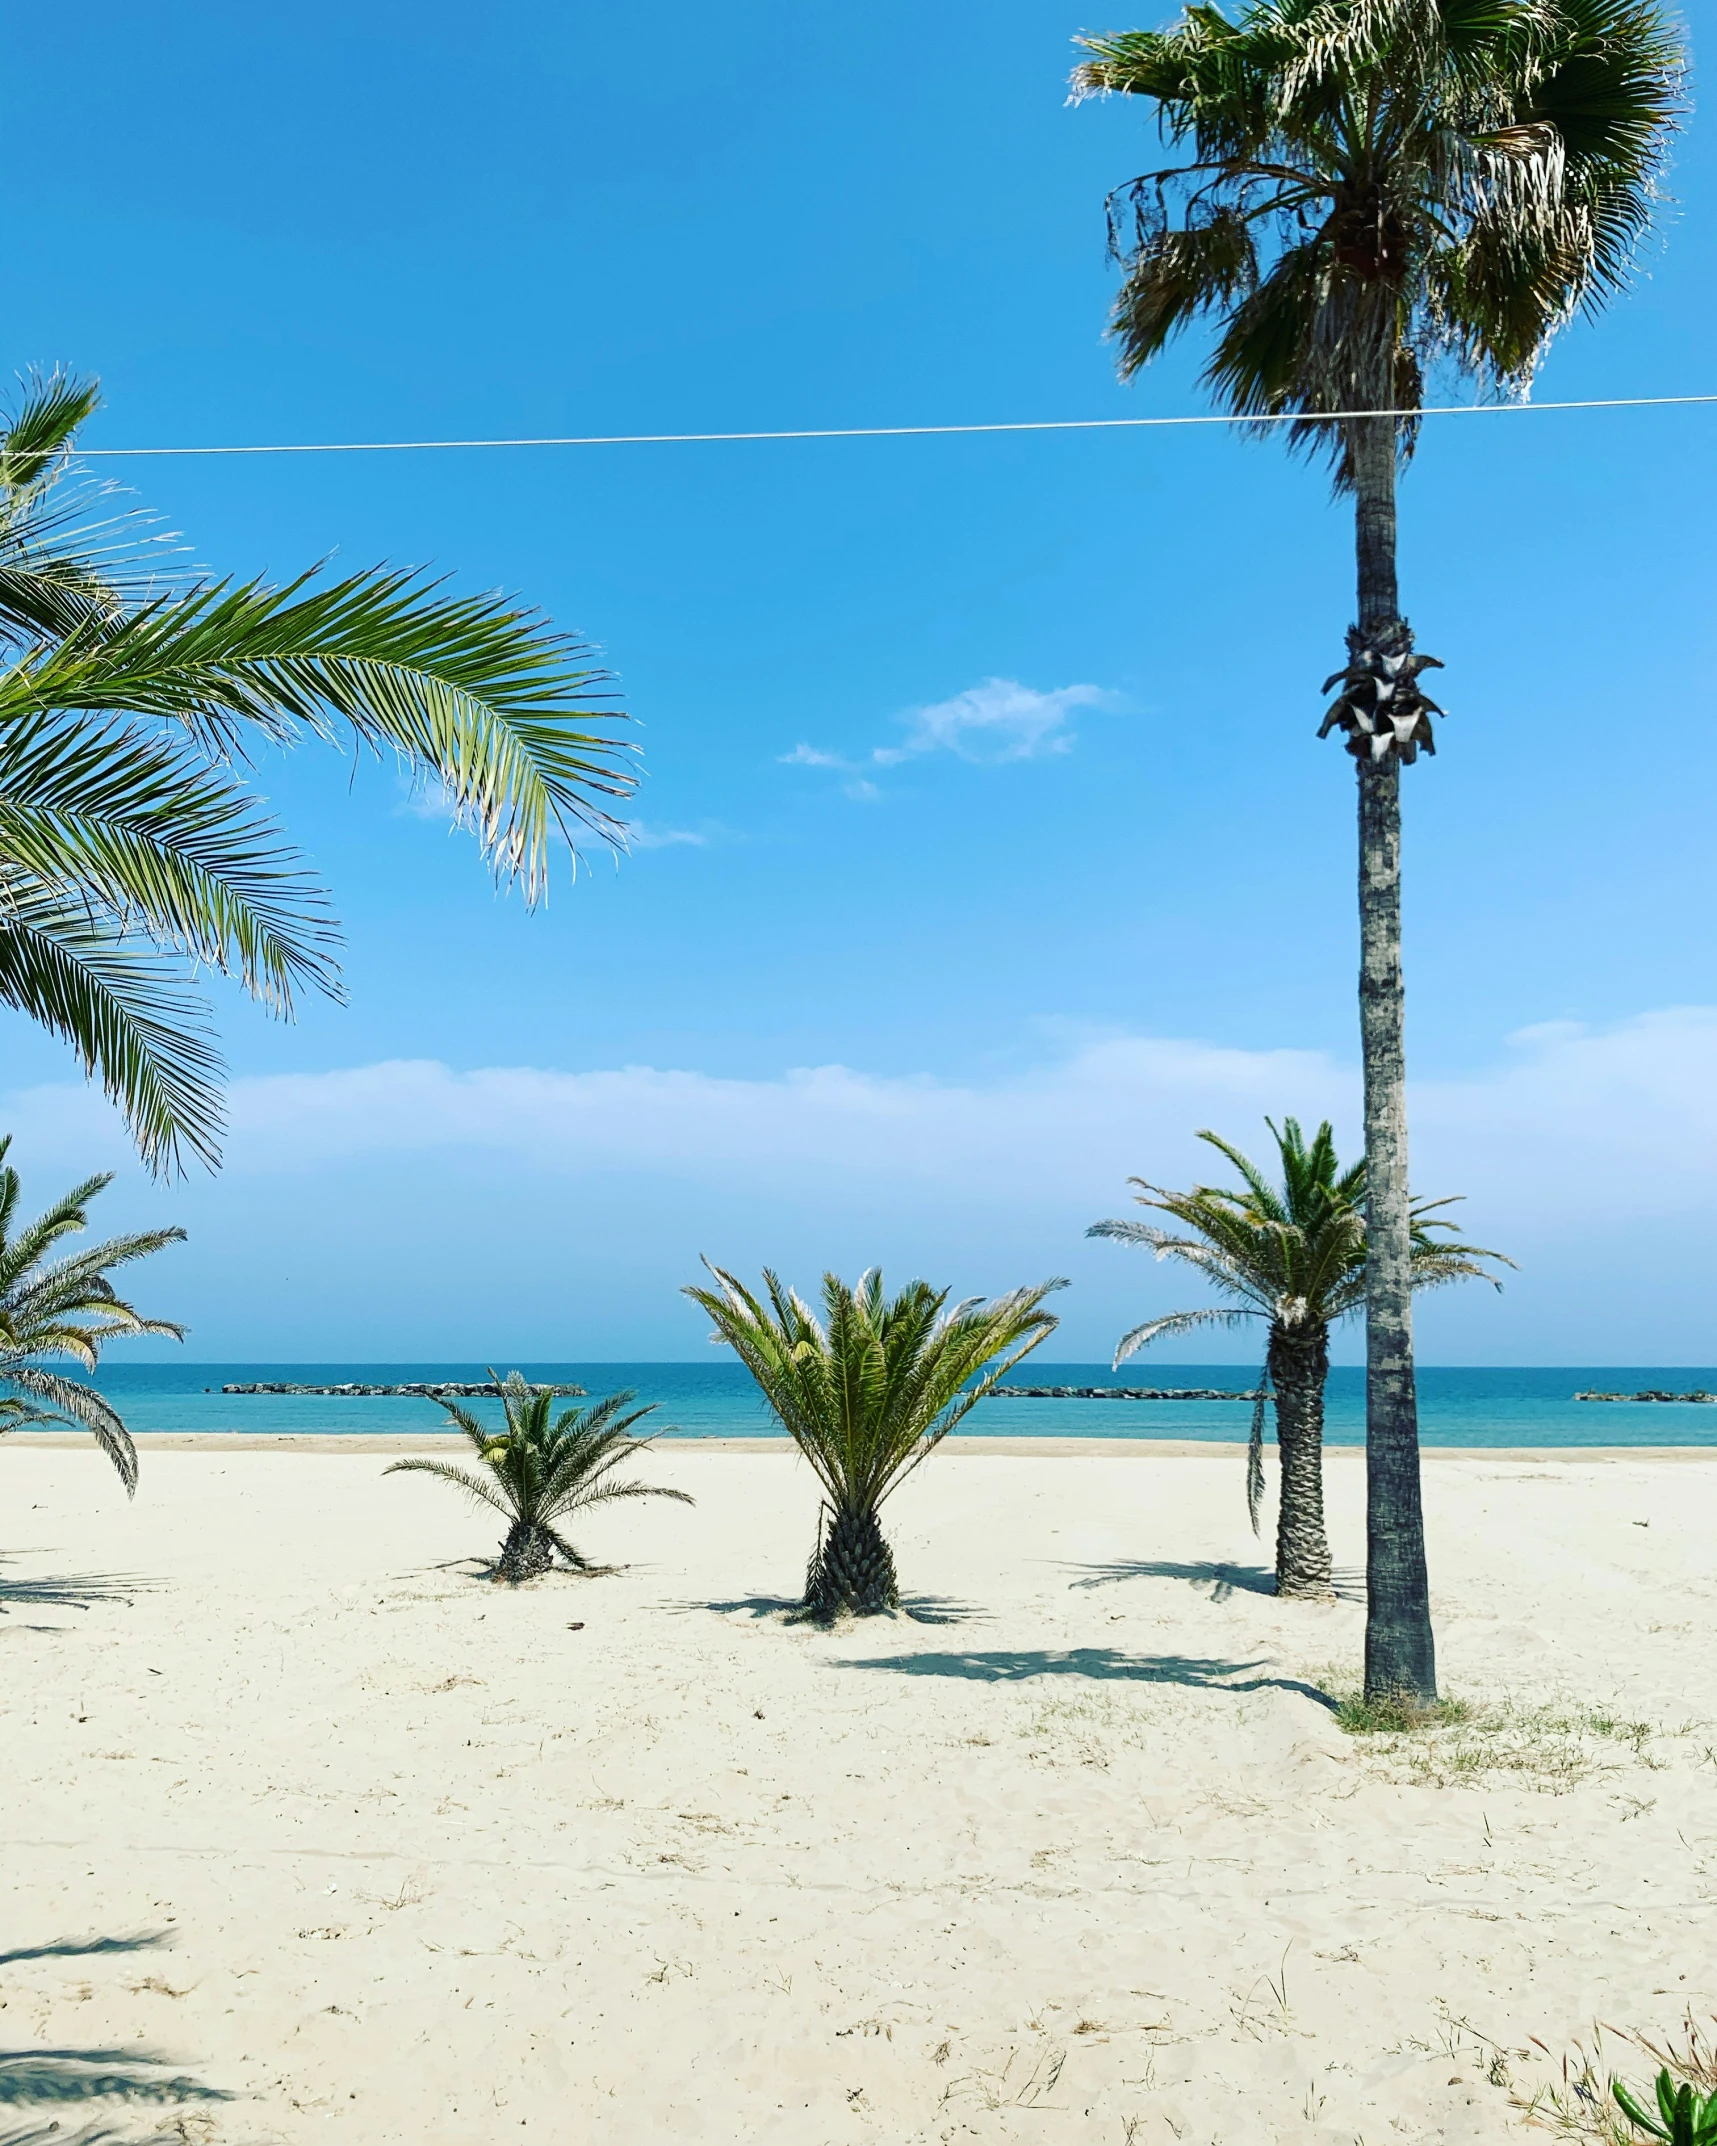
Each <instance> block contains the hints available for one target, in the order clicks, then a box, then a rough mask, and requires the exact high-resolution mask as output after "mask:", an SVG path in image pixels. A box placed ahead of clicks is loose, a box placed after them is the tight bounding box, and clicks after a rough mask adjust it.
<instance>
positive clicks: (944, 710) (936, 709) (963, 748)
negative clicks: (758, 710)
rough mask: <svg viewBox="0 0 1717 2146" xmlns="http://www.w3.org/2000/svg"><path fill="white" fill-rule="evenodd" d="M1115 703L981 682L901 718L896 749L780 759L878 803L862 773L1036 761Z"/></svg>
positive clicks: (1057, 690)
mask: <svg viewBox="0 0 1717 2146" xmlns="http://www.w3.org/2000/svg"><path fill="white" fill-rule="evenodd" d="M1119 701H1120V696H1119V695H1118V694H1115V693H1111V692H1109V691H1108V690H1107V689H1106V688H1105V687H1103V686H1093V685H1073V686H1056V687H1054V688H1052V690H1050V691H1049V692H1047V693H1040V692H1039V691H1038V690H1037V688H1036V687H1035V686H1028V685H1022V684H1021V683H1020V681H1019V680H1018V679H1017V678H986V679H983V680H982V681H981V682H980V683H979V684H977V685H975V686H968V687H967V688H966V690H965V692H963V693H956V694H955V695H954V696H953V698H952V699H951V700H938V701H932V702H931V703H930V704H929V705H928V706H927V707H923V708H913V709H911V710H909V711H908V713H907V714H906V715H905V716H904V717H902V719H901V720H902V723H903V725H904V727H905V731H906V735H905V738H904V739H903V740H902V742H901V743H900V744H899V745H878V746H874V747H872V749H871V750H870V751H869V752H868V753H866V754H865V755H864V756H863V757H862V758H860V759H857V760H854V759H852V758H850V757H849V756H848V755H847V754H845V753H832V752H829V751H827V750H825V749H824V748H823V747H822V746H820V745H807V744H805V743H804V742H803V741H801V742H800V743H799V744H797V745H795V746H794V748H793V750H792V751H791V752H790V753H783V754H782V755H781V765H782V766H783V767H814V768H828V769H831V770H832V771H833V772H834V773H836V774H840V775H846V776H849V777H851V778H853V779H852V780H849V781H847V782H845V783H843V784H842V785H841V788H842V791H843V792H844V794H845V795H846V796H848V797H850V798H853V799H854V800H855V801H857V802H859V803H861V804H869V803H870V802H871V801H872V800H873V799H875V798H878V797H880V796H881V795H882V792H881V790H880V789H879V788H878V786H877V784H876V783H875V782H873V781H871V780H870V779H869V777H868V775H867V774H866V772H865V771H866V770H867V769H872V768H891V767H899V766H901V765H902V763H903V762H906V761H910V760H917V759H921V758H922V757H923V756H924V755H925V754H927V753H943V752H945V753H952V754H953V755H954V757H955V758H956V759H958V760H967V761H971V762H973V763H974V764H977V765H985V764H989V765H994V764H996V763H998V762H1002V761H1008V760H1041V759H1044V758H1046V757H1048V756H1049V755H1050V754H1052V753H1066V752H1071V751H1072V749H1073V743H1074V738H1075V736H1076V733H1075V732H1074V731H1073V730H1072V728H1071V727H1070V725H1071V723H1072V719H1073V716H1074V714H1075V713H1076V712H1077V711H1078V710H1079V709H1081V708H1112V707H1115V706H1118V705H1119Z"/></svg>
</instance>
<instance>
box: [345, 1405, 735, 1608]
mask: <svg viewBox="0 0 1717 2146" xmlns="http://www.w3.org/2000/svg"><path fill="white" fill-rule="evenodd" d="M491 1375H492V1374H491ZM634 1399H636V1396H635V1395H633V1394H630V1393H611V1394H610V1395H609V1396H608V1397H607V1399H606V1400H602V1401H593V1402H592V1403H591V1404H590V1406H589V1407H588V1408H566V1409H562V1410H561V1412H560V1414H559V1415H558V1416H557V1415H556V1414H555V1413H554V1394H553V1392H552V1391H551V1390H550V1389H549V1388H548V1387H546V1386H532V1385H530V1384H529V1383H527V1381H526V1379H525V1377H524V1375H523V1373H522V1372H518V1371H511V1372H509V1373H508V1374H507V1377H506V1378H505V1380H503V1381H502V1382H501V1402H502V1406H503V1407H504V1408H505V1410H506V1428H505V1429H504V1430H499V1431H497V1430H496V1429H495V1428H494V1427H493V1426H492V1425H490V1424H487V1423H484V1422H482V1421H481V1420H480V1419H479V1418H478V1417H477V1416H475V1415H473V1414H472V1412H471V1410H470V1409H468V1408H461V1407H460V1406H459V1404H458V1403H457V1402H456V1401H444V1402H443V1403H442V1404H441V1405H442V1406H443V1408H445V1409H446V1411H447V1413H448V1415H449V1416H450V1417H451V1418H452V1419H453V1421H454V1422H455V1423H456V1424H457V1425H458V1426H459V1428H460V1429H461V1430H462V1431H463V1432H464V1433H465V1436H466V1437H467V1438H468V1439H469V1440H470V1441H471V1445H472V1448H473V1450H474V1451H475V1452H476V1455H477V1460H478V1463H479V1467H480V1468H481V1470H482V1472H481V1473H479V1472H478V1469H473V1468H461V1467H459V1466H458V1465H457V1464H456V1463H455V1462H453V1461H450V1460H396V1461H395V1462H394V1463H393V1465H392V1467H390V1468H384V1469H383V1471H382V1473H383V1474H384V1475H412V1474H415V1475H438V1476H440V1477H441V1478H442V1479H443V1481H444V1482H448V1483H454V1484H457V1486H458V1487H459V1488H460V1489H461V1490H463V1491H465V1492H466V1493H467V1495H468V1496H470V1497H472V1498H474V1499H476V1501H477V1503H478V1504H479V1505H492V1506H493V1507H494V1508H495V1510H496V1511H497V1512H498V1513H501V1514H504V1515H505V1517H506V1521H507V1533H506V1539H505V1540H504V1541H503V1543H502V1544H501V1554H500V1556H499V1557H498V1558H497V1559H496V1560H495V1569H494V1574H493V1577H494V1578H495V1579H496V1580H498V1581H505V1582H506V1583H507V1584H508V1585H510V1586H514V1587H516V1586H517V1585H518V1584H519V1582H520V1581H521V1580H534V1579H539V1578H540V1577H541V1576H542V1574H543V1573H545V1572H547V1571H548V1570H549V1568H550V1566H551V1565H553V1563H554V1561H555V1556H556V1553H557V1552H558V1553H559V1555H560V1556H561V1557H563V1558H564V1559H565V1560H566V1562H567V1564H568V1565H569V1566H570V1567H571V1568H572V1570H573V1571H574V1572H585V1573H596V1572H602V1571H606V1570H609V1569H610V1568H609V1567H606V1566H601V1565H593V1564H592V1563H591V1562H590V1560H589V1559H588V1558H587V1557H585V1556H583V1555H582V1554H581V1553H580V1552H579V1551H578V1550H576V1549H574V1547H573V1545H572V1544H571V1543H570V1542H569V1541H568V1540H567V1538H566V1535H565V1533H564V1532H563V1530H564V1528H565V1525H566V1523H567V1522H568V1521H569V1520H570V1519H571V1518H572V1516H573V1515H574V1514H575V1513H585V1512H589V1511H591V1510H592V1508H593V1507H595V1506H598V1505H611V1504H613V1503H614V1502H615V1500H616V1499H619V1498H677V1499H678V1500H679V1501H680V1503H681V1504H682V1505H690V1504H691V1503H692V1502H693V1500H692V1499H691V1497H690V1496H689V1495H688V1494H687V1493H686V1492H685V1491H683V1490H671V1489H669V1488H667V1487H666V1486H665V1485H663V1484H660V1483H623V1482H619V1481H617V1480H616V1471H617V1470H618V1469H620V1468H623V1467H624V1466H625V1465H626V1463H627V1462H628V1461H629V1460H631V1459H632V1458H633V1457H634V1456H635V1455H637V1454H639V1453H645V1452H648V1451H649V1448H650V1440H649V1439H648V1438H634V1437H633V1436H632V1427H633V1425H634V1424H638V1423H642V1422H643V1420H644V1418H645V1417H646V1416H648V1415H649V1414H651V1413H652V1411H653V1410H654V1408H655V1403H654V1402H653V1401H652V1402H649V1403H647V1404H646V1405H645V1406H644V1407H643V1408H634V1409H632V1410H631V1411H630V1412H628V1411H627V1406H626V1404H627V1403H628V1402H629V1401H632V1400H634Z"/></svg>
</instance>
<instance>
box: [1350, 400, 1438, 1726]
mask: <svg viewBox="0 0 1717 2146" xmlns="http://www.w3.org/2000/svg"><path fill="white" fill-rule="evenodd" d="M1353 431H1354V439H1353V468H1354V480H1355V484H1354V489H1355V494H1356V507H1355V516H1354V520H1355V538H1356V550H1357V553H1358V568H1359V626H1360V631H1361V632H1362V633H1363V634H1364V635H1365V636H1366V638H1367V639H1368V640H1373V641H1375V640H1376V639H1378V638H1379V637H1380V636H1382V635H1385V634H1388V633H1391V632H1395V631H1399V629H1400V615H1401V614H1400V598H1399V596H1398V594H1397V590H1396V581H1395V452H1396V437H1395V420H1394V419H1393V418H1372V419H1369V420H1367V421H1365V422H1363V423H1361V424H1357V425H1355V427H1354V428H1353ZM1357 764H1358V768H1359V948H1360V966H1359V1033H1360V1045H1361V1050H1362V1054H1363V1058H1364V1065H1365V1170H1366V1200H1365V1215H1366V1277H1365V1492H1366V1498H1365V1535H1366V1567H1365V1604H1366V1607H1365V1694H1366V1697H1367V1698H1368V1699H1381V1698H1384V1697H1387V1696H1390V1695H1394V1694H1401V1695H1404V1696H1410V1697H1412V1698H1415V1699H1420V1700H1426V1701H1429V1700H1433V1699H1435V1698H1436V1696H1437V1658H1436V1647H1435V1642H1434V1640H1433V1638H1432V1634H1431V1598H1430V1583H1429V1579H1428V1576H1427V1573H1426V1569H1425V1522H1424V1513H1423V1509H1422V1506H1421V1502H1420V1490H1419V1416H1418V1402H1417V1398H1416V1395H1415V1390H1414V1383H1413V1297H1412V1279H1411V1271H1410V1270H1411V1260H1412V1235H1411V1221H1410V1214H1409V1204H1408V1176H1407V1056H1406V1047H1405V1012H1406V1007H1405V994H1404V991H1403V987H1402V980H1401V763H1400V761H1399V759H1398V758H1397V757H1396V755H1395V754H1394V753H1393V752H1390V753H1388V754H1386V755H1385V757H1384V758H1383V759H1381V760H1373V759H1372V758H1371V757H1370V756H1369V754H1367V755H1366V756H1364V757H1363V758H1361V759H1360V760H1359V761H1358V763H1357Z"/></svg>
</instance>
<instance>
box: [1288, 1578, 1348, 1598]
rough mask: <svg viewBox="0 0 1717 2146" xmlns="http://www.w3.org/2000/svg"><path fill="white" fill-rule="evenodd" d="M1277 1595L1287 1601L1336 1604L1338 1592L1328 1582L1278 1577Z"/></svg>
mask: <svg viewBox="0 0 1717 2146" xmlns="http://www.w3.org/2000/svg"><path fill="white" fill-rule="evenodd" d="M1276 1593H1277V1595H1278V1596H1279V1597H1280V1598H1282V1599H1283V1600H1285V1601H1293V1602H1334V1601H1335V1600H1337V1596H1336V1591H1335V1589H1334V1587H1333V1586H1331V1584H1330V1582H1329V1581H1328V1580H1296V1579H1292V1578H1289V1579H1283V1578H1281V1577H1279V1576H1278V1578H1277V1581H1276Z"/></svg>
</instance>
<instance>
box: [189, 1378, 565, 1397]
mask: <svg viewBox="0 0 1717 2146" xmlns="http://www.w3.org/2000/svg"><path fill="white" fill-rule="evenodd" d="M534 1390H535V1391H536V1392H538V1393H541V1392H542V1391H543V1390H544V1389H543V1388H542V1387H540V1386H538V1387H536V1388H535V1389H534ZM547 1390H548V1392H550V1393H554V1394H561V1395H567V1396H571V1397H573V1398H578V1397H581V1396H582V1395H583V1394H584V1393H585V1392H586V1390H587V1389H586V1388H585V1387H583V1386H550V1387H549V1388H548V1389H547ZM203 1391H204V1392H205V1393H212V1392H213V1391H214V1388H213V1387H212V1386H205V1387H204V1388H203ZM221 1391H222V1393H286V1394H333V1395H334V1396H335V1397H336V1398H337V1399H340V1400H357V1401H369V1400H394V1399H404V1400H408V1401H443V1400H452V1401H476V1400H494V1399H495V1398H496V1396H497V1395H498V1394H499V1393H500V1391H501V1388H500V1386H499V1385H498V1384H497V1383H496V1381H495V1380H494V1379H481V1380H479V1381H478V1382H477V1383H476V1384H475V1385H461V1384H460V1383H458V1382H457V1381H453V1380H448V1381H444V1382H441V1383H438V1384H435V1385H431V1384H429V1383H427V1382H425V1381H421V1380H419V1381H414V1382H413V1383H411V1384H409V1385H405V1386H360V1385H359V1384H357V1383H356V1381H353V1382H351V1383H349V1384H347V1385H344V1386H289V1385H287V1384H285V1383H284V1382H282V1381H280V1380H274V1379H271V1380H269V1381H268V1382H267V1383H266V1384H265V1385H260V1386H223V1387H222V1388H221Z"/></svg>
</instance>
